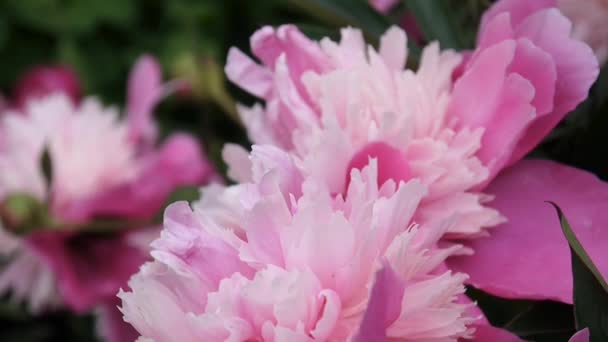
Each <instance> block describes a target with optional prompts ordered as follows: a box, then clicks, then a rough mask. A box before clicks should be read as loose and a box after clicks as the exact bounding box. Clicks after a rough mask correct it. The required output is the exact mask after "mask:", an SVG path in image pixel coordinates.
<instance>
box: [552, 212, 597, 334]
mask: <svg viewBox="0 0 608 342" xmlns="http://www.w3.org/2000/svg"><path fill="white" fill-rule="evenodd" d="M551 205H553V206H554V207H555V210H556V211H557V214H558V216H559V220H560V224H561V227H562V231H563V232H564V235H565V237H566V239H567V240H568V244H569V245H570V254H571V256H572V276H573V278H574V279H573V283H574V317H575V319H576V327H577V330H580V329H583V328H589V331H590V333H591V336H590V342H600V341H608V284H606V281H605V280H604V278H603V277H602V274H601V273H600V271H599V270H598V269H597V267H596V266H595V264H594V263H593V261H592V260H591V258H590V257H589V255H588V254H587V252H586V251H585V249H584V248H583V246H582V245H581V243H580V241H579V240H578V239H577V237H576V235H575V234H574V232H573V231H572V228H571V227H570V224H569V223H568V220H567V219H566V217H565V216H564V213H563V212H562V211H561V209H560V208H559V207H558V206H557V205H556V204H555V203H551Z"/></svg>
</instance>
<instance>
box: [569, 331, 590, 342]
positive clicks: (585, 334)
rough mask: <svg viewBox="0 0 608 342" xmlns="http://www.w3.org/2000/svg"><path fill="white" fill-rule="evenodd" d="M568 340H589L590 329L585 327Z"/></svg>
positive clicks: (577, 341)
mask: <svg viewBox="0 0 608 342" xmlns="http://www.w3.org/2000/svg"><path fill="white" fill-rule="evenodd" d="M568 342H589V329H588V328H585V329H582V330H579V331H578V332H576V334H574V335H572V337H571V338H570V340H568Z"/></svg>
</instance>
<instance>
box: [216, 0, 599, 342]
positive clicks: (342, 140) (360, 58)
mask: <svg viewBox="0 0 608 342" xmlns="http://www.w3.org/2000/svg"><path fill="white" fill-rule="evenodd" d="M552 5H553V2H552V1H545V0H542V1H533V2H532V1H527V0H501V1H498V2H496V3H495V4H494V5H493V6H492V7H491V8H490V9H489V10H488V11H487V12H486V13H485V15H484V17H483V20H482V25H481V28H480V32H479V38H478V47H477V48H476V49H475V50H474V51H472V52H471V53H470V55H469V54H467V56H466V57H467V58H466V61H465V63H464V64H463V65H460V66H459V63H460V61H461V58H460V56H459V55H457V54H455V53H453V52H450V51H446V52H440V51H439V48H438V46H437V45H436V44H431V45H430V46H428V47H427V48H425V50H424V52H423V54H422V58H421V61H420V69H419V70H418V71H417V72H413V71H409V70H403V66H404V61H405V58H406V55H407V50H406V47H405V46H406V45H405V35H404V34H403V33H402V32H401V31H400V30H398V29H395V28H393V29H391V30H389V31H388V32H387V33H386V34H385V35H384V36H383V38H382V40H381V43H380V47H379V50H378V51H375V50H374V49H372V48H367V49H366V47H365V44H364V43H363V40H362V37H361V34H360V33H359V32H358V31H356V30H352V29H346V30H343V32H342V40H341V41H340V43H335V42H332V41H330V40H329V39H323V40H321V42H320V43H316V42H313V41H310V40H308V39H307V38H306V37H304V36H303V35H302V34H301V33H300V32H299V31H297V29H296V28H295V27H293V26H282V27H279V28H278V29H277V30H276V31H275V30H273V29H271V28H263V29H261V30H259V31H258V32H256V34H254V35H253V37H252V39H251V45H252V51H253V53H254V54H255V55H256V57H258V58H259V60H260V61H261V63H262V65H258V64H256V63H255V62H253V61H251V60H250V59H249V58H248V57H247V56H246V55H244V54H243V53H242V52H240V51H238V50H235V49H233V50H231V51H230V53H229V56H228V64H227V66H226V72H227V74H228V77H229V78H230V79H231V80H232V81H233V82H235V83H236V84H238V85H239V86H241V87H242V88H243V89H245V90H247V91H249V92H250V93H252V94H253V95H256V96H258V97H260V98H262V99H263V100H264V101H265V103H266V104H265V107H262V106H261V105H255V106H253V107H251V108H244V107H241V108H240V112H241V116H242V119H243V121H244V123H245V125H246V126H247V128H248V131H249V134H250V137H251V139H252V140H253V141H254V142H258V143H269V144H273V145H275V146H279V147H280V148H282V149H285V150H286V151H288V152H289V153H290V154H292V155H293V157H294V158H296V160H298V164H299V165H300V166H301V167H302V168H303V169H305V170H307V172H310V173H311V174H312V175H314V177H315V178H316V179H319V180H322V181H323V182H324V184H325V185H326V186H327V187H328V189H329V190H330V192H331V193H333V194H341V193H344V191H345V190H344V189H345V188H346V187H348V185H349V183H350V181H351V180H350V178H349V175H350V172H351V171H352V169H360V168H361V167H362V166H364V165H365V161H366V160H367V159H368V158H369V157H374V158H376V159H377V164H378V181H379V183H380V184H383V182H385V181H386V180H390V179H392V180H396V181H401V180H404V181H405V180H410V179H419V180H420V181H421V182H422V183H423V184H425V185H426V186H427V187H428V193H427V195H425V197H423V199H422V200H421V204H420V206H419V207H418V208H417V210H416V213H415V214H414V217H415V219H416V221H417V222H419V223H422V224H425V223H432V222H436V220H438V221H441V220H444V219H445V218H446V217H456V219H455V220H456V223H455V224H454V225H453V226H452V227H451V228H450V229H449V230H448V231H447V234H446V236H445V237H446V238H449V239H454V238H471V237H480V236H482V235H488V234H487V233H486V231H485V229H486V228H489V227H495V228H494V229H492V230H490V231H489V237H486V238H480V239H470V241H469V242H468V243H467V246H469V247H471V249H470V251H474V252H475V255H474V256H461V257H452V258H450V259H449V260H448V266H449V267H450V268H453V269H456V270H460V271H462V272H464V273H468V274H470V275H471V278H470V282H471V283H472V284H474V285H475V286H477V287H479V288H481V289H483V290H485V291H487V292H490V293H493V294H495V295H499V296H505V297H510V298H528V299H554V300H555V299H556V300H560V301H564V302H571V300H572V291H571V284H569V283H568V282H567V281H564V282H561V283H560V282H555V281H554V279H570V272H571V271H570V261H569V257H568V255H569V250H568V247H567V244H566V242H565V240H564V239H563V237H562V236H561V231H560V229H559V226H558V222H557V220H556V218H555V215H554V213H552V212H551V209H550V208H548V207H547V208H545V207H544V205H545V204H544V201H545V200H552V201H555V202H557V203H558V204H560V205H561V206H562V207H563V208H564V210H565V212H566V214H567V215H568V216H569V217H572V218H571V220H572V222H573V225H574V226H575V229H577V228H576V227H577V226H578V227H580V228H578V229H587V230H588V231H587V232H583V233H582V235H583V236H585V237H586V236H592V235H593V236H594V237H595V239H591V238H585V242H586V246H588V248H589V249H590V250H591V251H592V256H595V257H596V258H598V260H606V258H605V253H602V252H601V251H600V248H601V246H602V245H604V246H605V243H606V242H605V241H606V238H608V235H607V234H605V233H606V232H605V231H604V230H602V227H603V226H604V222H606V221H605V219H604V218H603V214H602V213H603V211H601V210H598V211H595V210H594V209H590V207H589V201H590V200H591V201H593V202H594V203H597V205H598V207H602V206H604V205H607V204H608V203H606V201H604V200H603V198H604V197H605V195H606V194H608V192H604V190H603V188H604V186H600V185H598V184H599V183H600V182H599V181H597V180H592V179H593V178H592V177H590V176H588V175H585V174H584V173H583V172H581V171H578V170H574V171H567V170H568V168H566V167H564V166H559V165H555V164H554V163H550V162H542V161H537V162H535V163H537V164H535V165H537V167H534V168H530V167H526V165H527V163H529V162H521V161H520V160H521V159H522V158H523V157H524V156H525V154H527V153H528V152H529V151H530V150H531V149H532V148H534V147H535V146H536V145H537V144H538V143H539V142H540V141H541V140H542V138H543V137H544V136H545V135H546V134H547V133H548V132H549V131H550V130H551V129H552V128H553V127H554V126H555V125H557V123H558V122H559V121H560V120H561V119H562V118H563V117H564V116H565V115H566V114H567V113H568V112H569V111H571V110H572V109H574V108H575V107H576V106H577V105H578V104H579V103H580V102H582V101H583V100H584V99H585V97H586V96H587V93H588V90H589V88H590V86H591V84H592V83H593V82H594V80H595V78H596V77H597V74H598V64H597V61H596V59H595V57H594V56H593V53H592V51H591V49H590V48H589V47H588V46H586V45H585V44H583V43H581V42H579V41H577V40H576V39H574V38H571V35H570V33H571V32H570V31H571V24H570V22H569V21H568V19H566V18H565V17H564V16H563V15H562V14H561V13H560V12H559V11H558V10H557V9H555V8H554V7H552ZM457 66H458V69H456V67H457ZM454 75H455V76H454ZM245 155H246V154H245V153H244V152H243V151H239V150H238V149H237V148H235V147H228V148H227V149H226V150H225V158H226V159H227V160H228V163H229V165H231V169H230V175H231V177H234V178H235V179H236V180H241V181H243V180H249V179H251V174H250V173H248V172H246V171H247V167H246V165H247V159H246V158H244V156H245ZM510 165H513V167H512V169H511V171H505V172H502V173H501V171H502V170H504V169H505V168H506V167H508V166H510ZM519 170H525V172H524V171H521V172H520V171H519ZM570 170H571V169H570ZM495 178H496V179H495ZM488 184H490V185H489V186H488ZM495 184H496V185H495ZM499 184H501V185H499ZM563 184H572V186H567V187H562V185H563ZM575 188H577V189H578V192H579V193H578V194H576V195H575V194H573V193H572V192H571V191H574V189H575ZM582 189H589V190H588V191H581V190H582ZM479 191H484V192H485V193H487V194H482V193H480V192H479ZM501 197H502V199H501ZM492 198H496V200H495V201H493V202H490V200H491V199H492ZM493 209H494V210H493ZM524 209H525V210H524ZM545 209H546V210H545ZM499 213H500V214H499ZM219 214H222V213H219ZM501 214H502V215H504V216H502V215H501ZM503 217H504V218H506V220H507V223H503V222H504V219H503ZM501 223H503V224H501ZM531 261H534V262H531ZM599 264H600V268H602V270H604V271H608V266H605V265H604V263H602V262H599ZM539 265H542V266H539ZM532 279H533V281H532ZM480 331H483V335H481V336H500V338H503V339H504V340H505V341H507V340H514V339H516V337H514V336H512V335H508V334H505V333H503V332H501V331H500V330H497V329H493V328H491V327H487V328H486V327H483V328H481V329H480ZM496 338H498V337H496Z"/></svg>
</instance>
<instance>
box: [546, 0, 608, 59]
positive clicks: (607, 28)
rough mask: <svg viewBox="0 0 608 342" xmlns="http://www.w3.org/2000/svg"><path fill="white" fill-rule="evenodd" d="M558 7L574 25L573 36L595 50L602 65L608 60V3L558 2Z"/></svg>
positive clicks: (601, 0) (597, 0)
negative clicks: (607, 23)
mask: <svg viewBox="0 0 608 342" xmlns="http://www.w3.org/2000/svg"><path fill="white" fill-rule="evenodd" d="M557 7H558V8H559V9H560V10H561V11H562V12H563V13H564V14H565V15H566V16H567V17H568V18H569V19H570V20H572V23H573V32H572V33H573V35H574V36H575V37H576V38H578V39H580V40H582V41H584V42H586V43H587V44H589V46H591V48H593V51H594V52H595V56H596V57H597V59H598V60H599V62H600V64H604V63H605V62H606V61H607V60H608V25H606V22H607V21H608V1H606V0H557Z"/></svg>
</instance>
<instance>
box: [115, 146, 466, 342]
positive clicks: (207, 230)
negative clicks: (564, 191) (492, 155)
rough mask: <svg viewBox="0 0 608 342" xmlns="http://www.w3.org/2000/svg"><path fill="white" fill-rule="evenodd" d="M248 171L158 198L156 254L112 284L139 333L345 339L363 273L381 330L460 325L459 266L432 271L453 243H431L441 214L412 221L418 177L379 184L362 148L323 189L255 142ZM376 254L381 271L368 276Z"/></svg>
mask: <svg viewBox="0 0 608 342" xmlns="http://www.w3.org/2000/svg"><path fill="white" fill-rule="evenodd" d="M251 173H252V177H253V178H252V182H250V183H241V184H238V185H234V186H230V187H221V186H213V187H212V188H208V189H204V190H203V196H202V198H201V201H200V202H198V203H196V204H194V206H193V208H190V207H189V206H188V204H186V203H184V202H179V203H175V204H173V205H171V206H170V207H169V208H168V209H167V210H166V212H165V224H164V230H163V231H162V233H161V237H160V239H158V240H157V241H155V242H154V243H153V248H154V250H153V251H152V256H153V257H154V259H155V261H154V262H151V263H148V264H146V265H144V266H143V267H142V269H141V270H140V272H139V273H138V274H137V275H135V276H134V277H133V278H132V279H131V281H130V282H129V285H130V287H131V291H129V292H121V293H120V294H119V297H121V298H122V300H123V305H122V311H123V313H124V315H125V320H127V321H128V322H129V323H131V324H132V325H133V326H134V327H135V328H136V329H137V330H138V331H139V333H140V334H141V335H142V338H143V339H150V340H154V341H157V342H162V341H175V340H179V341H225V340H234V341H286V340H297V341H313V340H316V341H345V340H351V339H353V338H354V337H355V335H357V334H358V332H359V326H360V325H361V324H362V320H363V315H364V313H365V311H366V308H368V307H369V305H371V304H370V289H371V288H372V286H373V284H374V281H376V282H378V283H379V285H378V286H382V288H386V287H389V288H390V289H391V290H390V291H392V292H391V293H395V296H394V297H392V298H391V301H392V302H391V312H390V313H388V314H387V315H386V316H383V317H384V318H383V327H382V331H384V333H385V334H386V336H388V337H390V338H392V339H395V340H410V341H423V340H425V341H426V340H437V341H439V340H442V341H456V340H457V339H458V338H461V337H469V336H470V335H471V333H472V330H471V329H470V328H469V324H470V323H471V322H472V321H473V320H474V317H471V316H468V315H467V314H466V312H467V309H468V308H469V307H470V305H469V304H460V303H458V302H457V297H458V295H460V294H462V293H463V291H464V287H463V285H462V282H463V280H464V279H465V278H466V277H465V276H464V275H462V274H452V273H451V272H449V271H445V272H439V271H437V267H438V265H440V264H441V263H442V262H443V260H444V259H445V258H446V257H447V256H448V255H450V254H452V253H457V252H458V250H459V249H461V246H459V245H454V246H450V247H446V248H437V246H436V242H437V239H438V238H439V237H440V236H441V235H442V234H443V232H444V231H445V230H446V229H447V225H449V222H443V223H442V225H440V226H437V227H420V228H418V227H417V226H416V223H415V222H413V221H412V218H413V213H414V212H415V210H416V207H417V205H418V204H419V202H420V200H421V198H422V196H423V195H424V193H425V191H426V189H425V186H424V185H422V184H421V183H420V182H419V181H416V180H413V181H410V182H407V183H404V182H399V184H397V183H396V182H394V181H392V180H389V181H387V182H386V183H384V185H382V186H381V187H380V186H378V185H377V182H376V178H377V176H378V174H377V173H378V164H377V162H376V160H375V159H371V160H370V163H369V165H368V166H365V167H363V170H361V171H360V170H357V169H355V170H352V172H351V178H352V180H351V182H350V183H349V185H348V187H347V189H346V191H345V194H344V195H341V194H340V195H337V196H334V195H333V194H332V192H331V191H330V190H329V189H328V188H327V186H326V185H325V184H324V182H319V181H318V180H317V179H315V178H314V177H313V176H311V175H308V174H306V173H303V170H301V169H300V168H299V167H298V166H297V165H296V164H295V160H294V159H292V157H290V156H289V155H287V154H286V153H285V152H283V151H281V150H279V149H277V148H275V147H272V146H254V150H253V153H252V155H251ZM228 227H230V228H228ZM382 265H385V268H386V267H388V268H390V269H391V271H390V274H388V275H383V273H382V272H380V273H378V276H377V277H374V274H375V272H376V271H377V270H379V269H380V268H381V267H382ZM375 279H376V280H375ZM372 292H374V293H376V292H377V291H372ZM378 295H381V294H380V293H376V294H372V295H371V296H372V297H377V296H378ZM399 298H400V299H399ZM375 300H378V299H374V301H375ZM384 303H386V302H384ZM380 304H382V303H380ZM378 307H379V308H381V307H382V305H379V306H378ZM362 333H365V332H364V331H362Z"/></svg>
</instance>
